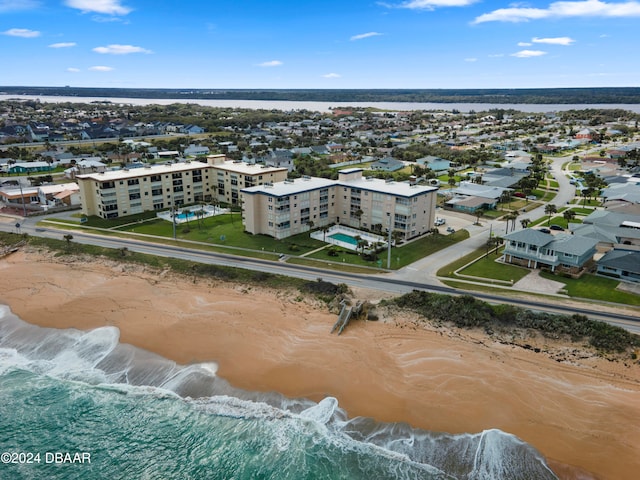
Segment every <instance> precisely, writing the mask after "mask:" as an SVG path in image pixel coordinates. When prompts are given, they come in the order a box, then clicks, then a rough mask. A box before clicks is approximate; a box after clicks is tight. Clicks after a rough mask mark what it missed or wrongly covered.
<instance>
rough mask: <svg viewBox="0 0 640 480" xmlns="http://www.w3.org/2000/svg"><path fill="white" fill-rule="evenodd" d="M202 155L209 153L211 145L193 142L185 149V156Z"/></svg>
mask: <svg viewBox="0 0 640 480" xmlns="http://www.w3.org/2000/svg"><path fill="white" fill-rule="evenodd" d="M201 155H209V147H207V146H203V145H194V144H191V145H189V146H188V147H187V148H185V149H184V156H185V157H198V156H201Z"/></svg>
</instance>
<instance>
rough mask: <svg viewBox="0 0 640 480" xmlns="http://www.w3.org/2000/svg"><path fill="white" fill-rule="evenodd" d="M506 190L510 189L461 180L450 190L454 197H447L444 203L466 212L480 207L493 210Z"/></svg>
mask: <svg viewBox="0 0 640 480" xmlns="http://www.w3.org/2000/svg"><path fill="white" fill-rule="evenodd" d="M505 191H510V189H509V188H504V187H497V186H489V185H480V184H477V183H472V182H460V186H458V187H457V188H454V189H453V190H451V191H450V194H451V195H452V197H451V198H449V199H447V200H446V201H445V204H444V205H445V207H447V208H450V209H452V210H458V211H461V212H465V213H474V212H476V211H477V210H478V209H483V210H492V209H495V208H496V206H497V205H498V201H499V200H500V197H501V196H502V194H503V193H504V192H505Z"/></svg>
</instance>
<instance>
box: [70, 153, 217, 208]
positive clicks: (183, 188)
mask: <svg viewBox="0 0 640 480" xmlns="http://www.w3.org/2000/svg"><path fill="white" fill-rule="evenodd" d="M76 181H77V183H78V185H79V186H80V195H81V197H82V213H84V214H85V215H97V216H99V217H102V218H116V217H123V216H126V215H132V214H135V213H142V212H144V211H147V210H163V209H166V208H171V207H173V206H176V207H179V206H180V205H184V204H191V203H197V202H208V201H211V198H212V182H213V175H212V171H211V168H210V166H209V165H208V164H206V163H202V162H185V163H168V164H163V165H150V166H145V167H143V168H132V169H126V168H125V169H122V170H112V171H106V172H99V173H90V174H86V175H78V176H76Z"/></svg>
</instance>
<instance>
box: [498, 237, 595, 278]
mask: <svg viewBox="0 0 640 480" xmlns="http://www.w3.org/2000/svg"><path fill="white" fill-rule="evenodd" d="M504 240H505V248H504V259H505V261H506V262H508V263H513V264H516V265H523V266H526V267H528V268H548V269H550V270H551V271H552V272H553V271H556V269H558V270H560V271H565V272H568V273H574V274H575V273H579V272H582V271H583V270H584V269H585V268H588V267H589V266H590V264H591V262H592V260H593V255H594V254H595V253H596V245H597V244H598V241H597V240H595V239H592V238H587V237H580V236H577V235H570V234H566V233H560V234H558V235H555V236H554V235H551V234H548V233H543V232H541V231H539V230H534V229H532V228H526V229H524V230H519V231H517V232H511V233H509V234H507V235H505V236H504Z"/></svg>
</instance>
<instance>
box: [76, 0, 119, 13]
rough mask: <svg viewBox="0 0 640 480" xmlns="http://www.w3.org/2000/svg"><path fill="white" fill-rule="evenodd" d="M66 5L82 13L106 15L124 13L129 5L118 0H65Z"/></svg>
mask: <svg viewBox="0 0 640 480" xmlns="http://www.w3.org/2000/svg"><path fill="white" fill-rule="evenodd" d="M64 3H65V4H66V5H67V6H68V7H71V8H77V9H78V10H82V13H87V12H96V13H104V14H107V15H126V14H128V13H129V12H131V9H130V8H129V7H125V6H123V5H121V3H120V0H65V2H64Z"/></svg>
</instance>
